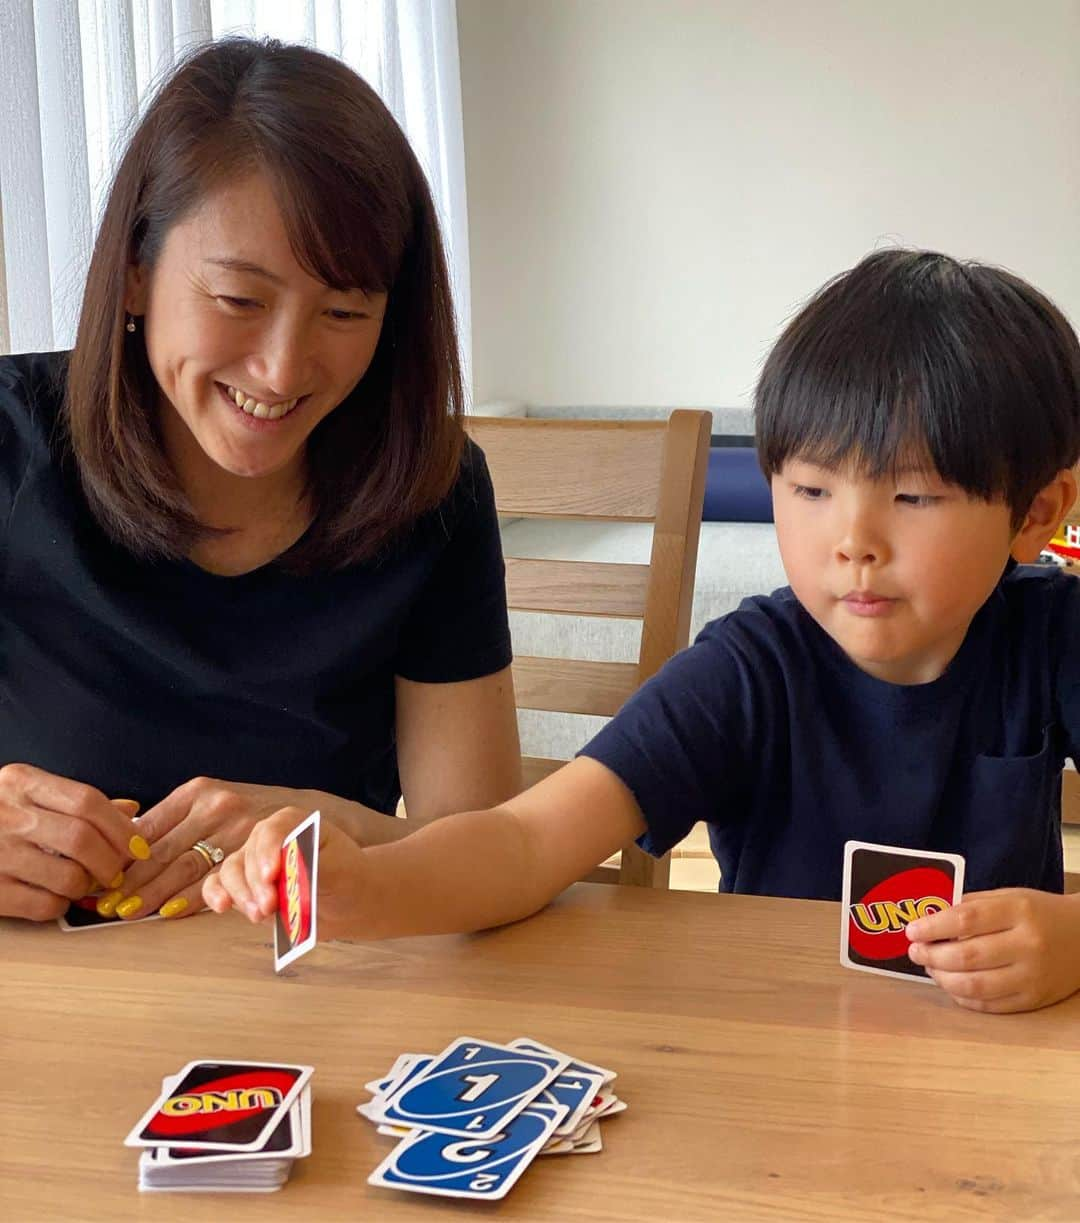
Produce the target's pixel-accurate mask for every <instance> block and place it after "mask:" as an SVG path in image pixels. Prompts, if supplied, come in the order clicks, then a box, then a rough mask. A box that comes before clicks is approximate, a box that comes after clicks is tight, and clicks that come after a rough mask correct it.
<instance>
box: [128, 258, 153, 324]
mask: <svg viewBox="0 0 1080 1223" xmlns="http://www.w3.org/2000/svg"><path fill="white" fill-rule="evenodd" d="M149 282H150V278H149V276H147V274H146V268H145V267H144V266H143V265H142V264H141V263H129V264H128V266H127V273H126V275H125V278H124V309H125V310H126V311H127V312H128V314H145V313H146V298H147V294H148V291H149V287H150V283H149Z"/></svg>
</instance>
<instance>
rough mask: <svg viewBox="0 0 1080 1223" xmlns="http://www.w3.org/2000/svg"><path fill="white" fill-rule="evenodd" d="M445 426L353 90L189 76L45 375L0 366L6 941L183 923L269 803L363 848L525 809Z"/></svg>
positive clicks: (433, 296)
mask: <svg viewBox="0 0 1080 1223" xmlns="http://www.w3.org/2000/svg"><path fill="white" fill-rule="evenodd" d="M461 412H462V389H461V379H460V370H459V365H458V357H457V348H456V337H455V331H454V323H453V314H452V305H451V299H450V291H449V285H448V278H447V272H446V265H445V259H444V256H443V252H442V246H441V243H440V239H439V235H438V230H437V225H436V221H435V213H434V208H433V205H432V201H431V197H430V194H429V192H428V188H427V185H426V183H425V180H424V177H423V174H422V172H421V170H420V168H419V166H418V164H417V162H416V159H415V157H414V156H413V154H412V152H411V150H410V149H409V147H408V144H407V143H406V141H405V139H404V137H403V135H402V134H401V131H400V130H399V128H398V127H397V125H396V124H395V122H394V120H393V118H392V117H391V116H390V114H389V112H388V111H387V110H386V108H385V107H384V106H383V105H382V103H381V102H380V101H379V99H378V97H377V96H376V95H375V93H374V92H373V91H372V90H371V89H370V88H369V87H368V86H367V85H366V84H365V83H364V82H363V81H362V80H360V78H359V77H357V76H356V75H355V74H354V73H352V72H351V71H350V70H349V69H347V68H346V67H344V66H343V65H342V64H340V63H339V62H337V61H336V60H333V59H330V58H329V57H327V56H323V55H321V54H319V53H317V52H315V51H311V50H308V49H305V48H300V47H288V46H282V45H281V44H279V43H274V42H267V43H255V42H250V41H247V40H228V41H224V42H219V43H216V44H212V45H210V46H208V47H206V48H204V49H202V50H201V51H199V52H197V53H196V54H195V55H194V56H193V57H192V58H191V59H190V60H189V61H188V62H187V63H186V64H184V65H183V66H181V67H180V69H179V70H178V71H177V72H176V73H175V75H173V76H172V78H171V79H170V80H168V81H167V82H166V83H165V84H164V86H163V87H162V88H161V90H160V91H159V93H158V94H157V96H156V97H155V99H154V101H153V102H152V104H151V105H150V107H149V109H148V110H147V112H146V115H145V117H144V118H143V120H142V122H141V123H140V125H139V127H138V129H137V131H136V132H135V135H134V137H133V139H132V141H131V145H130V147H129V148H128V150H127V153H126V155H125V156H124V159H123V161H122V163H121V165H120V168H119V171H118V173H117V177H116V181H115V183H114V185H113V188H112V192H111V194H110V197H109V201H108V204H107V207H106V209H105V213H104V218H103V221H102V225H101V230H100V233H99V235H98V239H97V243H96V245H95V249H94V255H93V259H92V262H91V267H90V272H89V276H88V279H87V286H86V294H85V298H84V302H83V310H82V315H81V320H80V324H79V329H78V336H77V339H76V344H75V348H74V351H73V352H72V353H71V354H70V358H68V357H67V356H66V355H65V354H50V355H46V356H23V357H9V358H2V359H0V505H2V509H3V515H4V522H5V528H4V533H3V535H2V537H0V538H2V539H3V546H4V554H5V555H4V571H3V578H2V581H3V584H4V585H3V590H4V596H3V603H2V608H0V626H2V637H0V642H2V651H0V678H2V683H3V689H2V697H0V753H2V755H0V763H2V764H3V766H4V767H3V768H0V914H4V915H14V916H19V917H24V918H30V919H33V920H46V919H49V918H53V917H56V916H57V915H58V914H60V913H61V912H63V910H64V909H65V908H66V906H67V905H68V903H69V902H70V901H71V900H73V899H75V898H80V897H82V896H84V894H85V893H87V891H88V890H91V891H93V890H97V891H98V892H99V893H101V894H100V895H99V897H98V900H97V905H98V908H99V911H101V912H102V913H104V914H106V915H111V914H113V913H115V914H117V915H119V916H121V917H123V918H131V917H141V916H145V915H147V914H149V913H153V912H155V911H161V912H162V913H163V914H164V915H165V916H167V917H176V916H182V915H184V914H188V913H191V912H193V911H197V909H198V908H199V907H200V905H199V903H198V898H199V895H200V890H201V884H202V881H203V878H204V876H205V875H206V873H207V870H208V869H210V868H212V867H213V865H214V864H215V862H217V861H220V860H221V858H222V857H223V856H224V855H225V854H226V853H229V852H231V851H233V850H235V849H238V848H239V847H240V846H241V845H242V844H243V842H244V840H245V838H246V837H247V835H248V832H249V831H250V830H251V828H252V827H253V826H254V824H255V822H256V821H257V820H258V819H259V818H261V817H263V816H265V815H268V814H270V813H271V812H273V811H276V810H278V809H279V808H281V807H284V806H286V805H293V806H296V805H299V806H302V807H306V808H309V809H310V808H314V807H315V806H318V807H320V808H321V809H322V811H323V814H324V816H325V817H328V818H329V819H331V820H333V821H335V822H336V823H338V824H339V825H340V826H342V827H343V828H344V829H345V830H346V831H347V832H348V833H349V835H350V836H351V837H353V838H354V839H356V840H359V841H362V842H367V843H371V842H379V841H384V840H387V839H393V838H394V837H396V836H398V835H400V834H401V833H403V832H404V831H405V830H406V829H407V828H408V827H415V826H416V824H417V823H425V822H427V821H429V820H431V819H433V818H436V817H438V816H440V815H443V814H446V813H447V812H450V811H455V810H461V809H467V808H475V807H483V806H490V805H492V804H494V803H495V802H498V801H500V800H502V799H505V798H507V797H509V796H510V795H511V794H512V793H514V792H515V791H516V790H517V789H518V788H519V781H520V768H519V750H518V742H517V731H516V726H515V720H514V703H513V690H512V685H511V680H510V673H509V662H510V646H509V635H508V629H507V618H506V603H505V593H504V589H503V567H502V557H501V551H500V547H499V538H498V530H497V524H496V518H495V510H494V503H493V497H492V491H491V485H490V480H489V478H488V475H487V470H486V467H485V464H484V460H483V456H482V455H481V453H480V452H479V451H478V450H477V449H476V448H475V447H474V446H472V445H471V443H469V442H467V441H466V439H465V437H464V433H463V429H462V424H461ZM222 778H228V779H234V778H235V779H237V780H235V781H233V780H217V779H222ZM401 795H403V796H404V799H405V803H406V806H407V809H408V814H409V820H408V821H407V822H402V821H396V820H393V819H391V818H387V817H388V816H389V815H390V814H391V813H392V812H393V811H394V807H395V804H396V802H397V800H398V798H399V796H401ZM109 796H114V800H115V801H110V798H109ZM121 799H123V800H133V801H132V802H131V803H130V806H129V807H128V809H127V810H125V803H124V802H123V801H119V800H121ZM135 803H138V804H140V805H141V807H142V809H143V811H144V815H143V817H142V819H141V820H140V821H139V823H138V825H137V828H138V832H137V833H135V835H134V836H133V835H132V834H133V829H132V826H131V824H130V821H129V815H130V811H131V810H132V809H134V804H135ZM147 855H149V856H147ZM132 863H133V864H132Z"/></svg>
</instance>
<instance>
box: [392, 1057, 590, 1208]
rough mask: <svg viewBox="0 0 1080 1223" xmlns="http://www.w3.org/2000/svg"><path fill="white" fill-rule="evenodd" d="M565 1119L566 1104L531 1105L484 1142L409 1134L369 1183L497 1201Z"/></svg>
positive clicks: (443, 1136)
mask: <svg viewBox="0 0 1080 1223" xmlns="http://www.w3.org/2000/svg"><path fill="white" fill-rule="evenodd" d="M487 1047H488V1048H490V1046H487ZM565 1117H566V1106H565V1105H561V1104H560V1105H551V1104H530V1105H529V1106H528V1107H527V1108H526V1109H525V1110H524V1111H523V1112H520V1113H518V1115H517V1116H516V1117H514V1118H513V1120H511V1121H510V1122H509V1123H508V1124H507V1125H506V1126H505V1128H504V1129H503V1130H501V1131H499V1132H498V1133H496V1134H494V1135H492V1137H491V1138H489V1139H488V1140H486V1141H481V1140H479V1139H477V1138H476V1137H470V1138H469V1139H468V1140H467V1141H464V1142H463V1141H462V1140H461V1139H460V1138H456V1137H455V1138H451V1137H448V1136H447V1135H446V1134H436V1133H432V1132H431V1131H428V1130H425V1131H420V1132H418V1133H415V1134H410V1135H409V1136H408V1137H407V1138H403V1139H402V1140H401V1142H399V1143H398V1145H397V1146H396V1147H395V1148H394V1149H393V1150H392V1151H391V1152H390V1154H389V1155H388V1156H387V1157H386V1158H385V1159H384V1160H383V1161H382V1163H381V1164H379V1166H378V1167H377V1168H376V1169H375V1171H374V1172H372V1174H371V1175H370V1176H369V1177H368V1184H369V1185H380V1186H382V1187H383V1188H386V1189H406V1190H409V1191H410V1192H412V1193H432V1194H436V1195H438V1196H439V1197H454V1198H487V1199H490V1200H492V1201H495V1200H496V1199H498V1198H503V1197H505V1196H506V1195H507V1194H508V1193H509V1192H510V1190H511V1188H512V1187H513V1185H514V1183H515V1182H516V1181H517V1180H518V1178H519V1177H520V1176H521V1174H522V1173H523V1172H524V1171H525V1169H526V1168H527V1167H528V1166H529V1164H530V1163H532V1161H533V1159H534V1158H535V1157H536V1156H537V1154H538V1153H539V1152H540V1150H541V1148H542V1147H543V1146H544V1144H545V1143H546V1142H547V1140H548V1139H549V1138H550V1137H551V1135H552V1133H553V1132H554V1131H555V1129H556V1128H557V1127H558V1125H559V1124H560V1123H561V1122H562V1120H563V1119H564V1118H565Z"/></svg>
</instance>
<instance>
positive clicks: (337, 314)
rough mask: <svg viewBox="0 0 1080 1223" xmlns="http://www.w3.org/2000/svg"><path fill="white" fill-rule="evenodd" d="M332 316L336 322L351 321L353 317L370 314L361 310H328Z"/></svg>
mask: <svg viewBox="0 0 1080 1223" xmlns="http://www.w3.org/2000/svg"><path fill="white" fill-rule="evenodd" d="M326 313H327V314H328V315H329V316H330V318H332V319H333V320H334V321H335V322H336V323H349V322H352V320H353V319H360V318H367V317H368V316H367V315H366V314H364V313H363V312H362V311H360V310H327V312H326Z"/></svg>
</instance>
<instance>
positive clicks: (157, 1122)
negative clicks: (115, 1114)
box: [124, 1061, 311, 1152]
mask: <svg viewBox="0 0 1080 1223" xmlns="http://www.w3.org/2000/svg"><path fill="white" fill-rule="evenodd" d="M310 1078H311V1067H310V1066H289V1065H280V1064H277V1063H260V1062H229V1061H214V1062H189V1063H188V1065H187V1066H185V1067H184V1068H183V1070H181V1071H180V1073H179V1075H177V1076H176V1077H175V1078H174V1079H173V1080H172V1081H171V1082H170V1083H169V1084H168V1085H167V1086H166V1087H165V1089H164V1090H163V1091H162V1092H161V1093H160V1094H159V1096H158V1098H157V1099H156V1100H155V1101H154V1103H153V1104H152V1105H151V1106H150V1108H149V1109H148V1110H147V1111H146V1113H145V1114H144V1115H143V1116H142V1118H141V1119H140V1120H139V1122H138V1123H137V1124H136V1125H135V1127H134V1128H133V1129H132V1131H131V1133H130V1134H129V1135H128V1136H127V1138H126V1139H125V1140H124V1143H125V1145H126V1146H131V1147H146V1146H168V1147H185V1148H188V1149H196V1148H197V1149H199V1150H206V1151H236V1152H239V1151H257V1150H260V1149H261V1148H262V1147H263V1146H264V1145H265V1144H266V1142H267V1140H268V1139H269V1137H270V1132H271V1130H272V1129H273V1128H274V1127H275V1126H276V1125H278V1124H279V1123H280V1121H281V1117H282V1115H283V1114H284V1113H286V1112H287V1111H288V1109H289V1108H290V1106H291V1105H292V1103H293V1101H294V1100H295V1099H296V1097H297V1096H298V1095H299V1094H300V1092H301V1090H302V1089H303V1087H304V1084H305V1083H306V1082H307V1081H308V1079H310Z"/></svg>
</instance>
